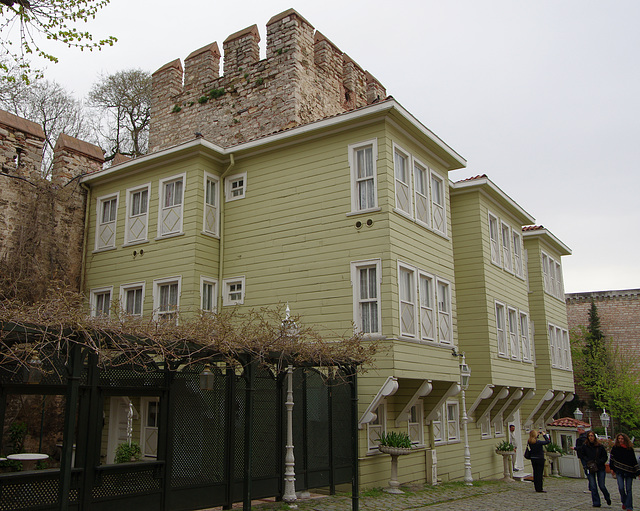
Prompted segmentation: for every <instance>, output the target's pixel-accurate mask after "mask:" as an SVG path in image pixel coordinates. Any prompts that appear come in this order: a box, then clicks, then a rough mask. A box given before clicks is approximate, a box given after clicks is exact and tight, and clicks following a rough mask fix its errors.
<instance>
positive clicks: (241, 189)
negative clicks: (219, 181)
mask: <svg viewBox="0 0 640 511" xmlns="http://www.w3.org/2000/svg"><path fill="white" fill-rule="evenodd" d="M240 181H242V186H236V183H238V182H240ZM246 196H247V173H246V172H240V173H238V174H233V175H232V176H227V177H226V178H225V179H224V197H225V201H226V202H231V201H234V200H240V199H244V198H245V197H246Z"/></svg>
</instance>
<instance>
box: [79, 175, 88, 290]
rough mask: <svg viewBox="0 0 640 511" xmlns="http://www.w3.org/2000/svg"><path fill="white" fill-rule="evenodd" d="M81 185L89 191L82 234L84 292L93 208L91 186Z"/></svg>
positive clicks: (81, 279)
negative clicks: (90, 220)
mask: <svg viewBox="0 0 640 511" xmlns="http://www.w3.org/2000/svg"><path fill="white" fill-rule="evenodd" d="M80 187H81V188H84V189H85V190H86V191H87V204H86V206H85V208H84V233H83V236H82V262H81V263H80V292H81V293H83V292H84V281H85V273H86V262H87V243H88V239H87V238H88V237H89V218H90V217H91V215H90V213H89V212H90V210H91V188H89V187H88V186H87V185H85V184H84V183H80Z"/></svg>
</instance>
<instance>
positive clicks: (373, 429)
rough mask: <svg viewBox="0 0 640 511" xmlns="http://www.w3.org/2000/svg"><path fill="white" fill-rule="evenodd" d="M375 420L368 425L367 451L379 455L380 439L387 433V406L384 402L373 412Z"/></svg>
mask: <svg viewBox="0 0 640 511" xmlns="http://www.w3.org/2000/svg"><path fill="white" fill-rule="evenodd" d="M373 414H374V415H375V419H373V420H372V421H370V422H368V423H367V451H368V452H369V453H371V454H372V453H377V452H379V451H378V446H379V445H380V442H379V439H380V437H381V436H382V434H383V433H386V432H387V404H386V402H385V401H382V402H381V403H380V404H379V405H378V407H377V408H376V409H375V410H373Z"/></svg>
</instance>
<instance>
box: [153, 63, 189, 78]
mask: <svg viewBox="0 0 640 511" xmlns="http://www.w3.org/2000/svg"><path fill="white" fill-rule="evenodd" d="M169 69H177V70H178V71H180V72H181V73H182V62H180V59H176V60H172V61H171V62H169V63H167V64H165V65H164V66H162V67H161V68H160V69H158V70H157V71H155V72H154V73H153V74H152V75H151V76H155V75H157V74H159V73H162V72H163V71H167V70H169Z"/></svg>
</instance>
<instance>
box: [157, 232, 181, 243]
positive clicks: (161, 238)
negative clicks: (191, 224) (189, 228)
mask: <svg viewBox="0 0 640 511" xmlns="http://www.w3.org/2000/svg"><path fill="white" fill-rule="evenodd" d="M178 236H184V232H173V233H171V234H164V235H162V236H158V237H157V238H156V239H155V241H160V240H166V239H168V238H177V237H178Z"/></svg>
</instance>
